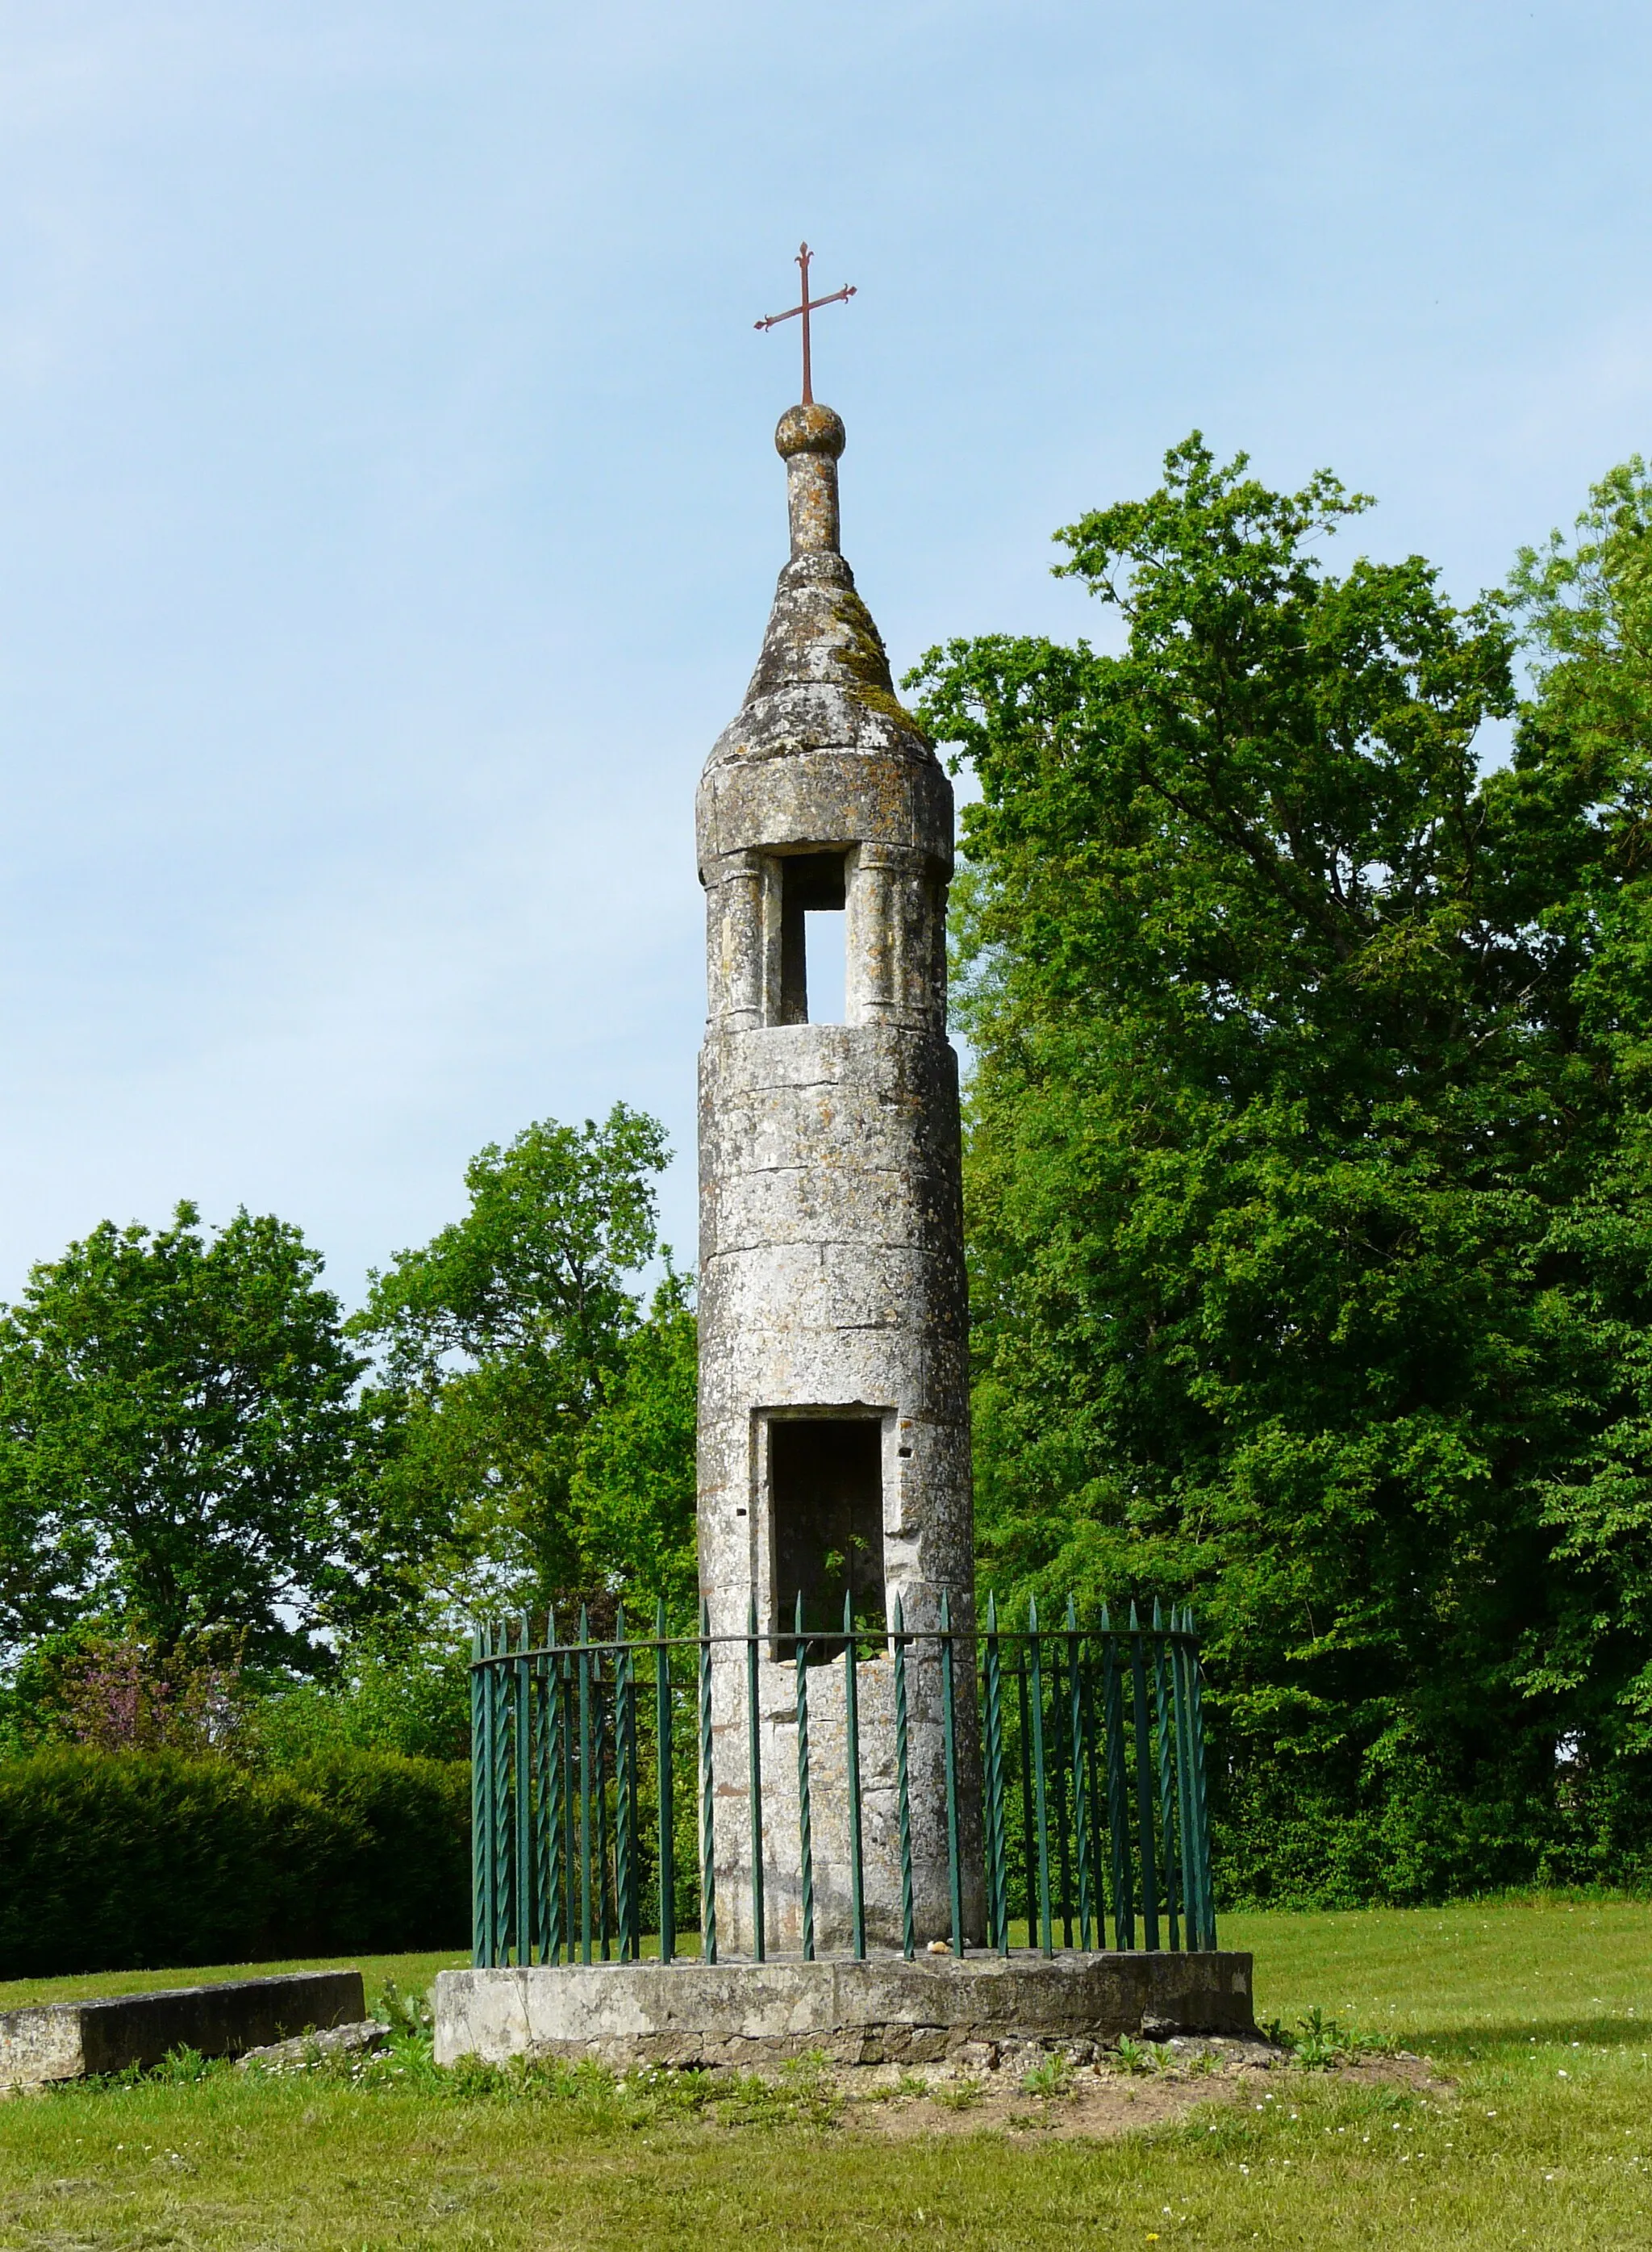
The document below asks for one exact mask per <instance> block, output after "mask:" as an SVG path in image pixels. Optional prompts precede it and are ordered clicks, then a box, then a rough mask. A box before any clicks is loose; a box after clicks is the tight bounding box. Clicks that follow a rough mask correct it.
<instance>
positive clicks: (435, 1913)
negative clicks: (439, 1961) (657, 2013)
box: [0, 1750, 470, 1978]
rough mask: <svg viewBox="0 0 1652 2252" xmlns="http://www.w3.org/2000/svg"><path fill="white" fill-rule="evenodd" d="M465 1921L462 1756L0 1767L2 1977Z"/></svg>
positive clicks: (444, 1935) (265, 1957) (84, 1758)
mask: <svg viewBox="0 0 1652 2252" xmlns="http://www.w3.org/2000/svg"><path fill="white" fill-rule="evenodd" d="M469 1929H470V1770H469V1766H468V1765H467V1764H466V1763H465V1762H462V1761H445V1760H444V1761H438V1760H419V1759H404V1758H402V1757H400V1756H399V1755H397V1754H395V1753H389V1752H367V1751H359V1752H356V1751H340V1752H337V1753H332V1754H330V1755H327V1756H325V1757H318V1758H316V1759H313V1760H309V1761H306V1762H302V1764H301V1765H299V1766H296V1767H292V1768H285V1769H280V1770H279V1771H277V1772H274V1773H272V1774H266V1775H257V1774H248V1773H246V1771H244V1770H243V1769H237V1768H233V1767H231V1766H229V1765H227V1764H226V1763H225V1762H219V1761H212V1760H193V1759H187V1758H184V1756H182V1755H178V1754H176V1753H170V1752H96V1751H82V1750H62V1751H52V1752H42V1753H39V1754H38V1755H35V1756H34V1757H32V1758H30V1759H24V1760H15V1761H8V1762H3V1763H0V1978H17V1977H52V1976H54V1975H57V1974H59V1973H64V1972H69V1971H138V1970H150V1969H158V1968H163V1967H166V1966H169V1965H171V1964H178V1965H184V1964H191V1963H245V1962H259V1961H265V1962H267V1961H270V1960H272V1959H274V1958H279V1957H283V1956H313V1955H332V1954H392V1953H399V1952H401V1951H404V1950H411V1949H415V1948H435V1947H462V1946H464V1945H465V1944H466V1943H467V1941H468V1939H469Z"/></svg>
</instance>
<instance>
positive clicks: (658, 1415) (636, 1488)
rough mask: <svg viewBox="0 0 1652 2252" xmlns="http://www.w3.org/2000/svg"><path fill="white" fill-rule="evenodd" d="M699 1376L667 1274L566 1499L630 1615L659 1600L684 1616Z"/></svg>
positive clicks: (691, 1569)
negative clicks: (621, 1595) (639, 1607)
mask: <svg viewBox="0 0 1652 2252" xmlns="http://www.w3.org/2000/svg"><path fill="white" fill-rule="evenodd" d="M698 1377H699V1364H698V1325H697V1324H696V1322H695V1319H694V1312H693V1309H692V1307H691V1305H690V1303H689V1299H688V1292H687V1288H686V1285H685V1284H684V1281H683V1278H682V1277H681V1276H680V1275H668V1276H667V1277H666V1279H665V1281H664V1282H662V1283H661V1285H660V1287H659V1289H657V1290H656V1292H655V1294H654V1301H653V1303H652V1305H651V1306H650V1308H649V1316H648V1318H647V1320H646V1321H644V1322H642V1323H641V1324H639V1325H638V1326H637V1328H636V1329H635V1330H634V1331H632V1332H631V1334H630V1336H629V1337H628V1338H627V1339H626V1345H625V1359H624V1363H623V1366H621V1370H620V1373H619V1376H618V1379H617V1380H616V1381H615V1382H614V1385H613V1387H612V1388H611V1389H610V1391H609V1393H608V1394H607V1398H606V1399H605V1400H604V1401H603V1402H602V1404H601V1406H600V1408H598V1410H597V1412H596V1414H594V1415H593V1418H592V1421H591V1423H590V1425H589V1427H588V1428H587V1430H586V1432H585V1434H584V1436H583V1438H582V1439H581V1441H580V1454H579V1460H578V1462H577V1463H576V1465H575V1469H574V1475H573V1490H572V1495H571V1500H572V1504H573V1514H574V1517H575V1519H576V1521H577V1523H578V1525H579V1527H580V1544H581V1547H582V1549H583V1551H584V1553H585V1555H586V1556H587V1558H588V1559H589V1560H591V1563H592V1564H593V1566H595V1567H597V1568H598V1569H600V1572H601V1573H602V1574H603V1576H604V1578H605V1579H606V1580H607V1581H608V1582H610V1583H611V1584H612V1585H613V1586H614V1588H615V1589H616V1590H618V1591H622V1592H623V1594H624V1595H625V1599H626V1601H627V1602H629V1603H631V1604H632V1605H633V1607H634V1608H633V1616H635V1615H636V1614H635V1607H636V1606H638V1605H641V1604H644V1603H646V1602H648V1600H649V1598H652V1597H656V1596H661V1595H663V1596H664V1598H665V1600H666V1603H667V1605H668V1607H669V1609H670V1612H671V1614H672V1616H674V1617H675V1618H677V1619H678V1620H679V1621H680V1620H681V1619H682V1618H683V1617H684V1615H685V1614H686V1613H688V1612H689V1611H691V1607H692V1603H693V1598H694V1592H695V1565H696V1556H697V1552H696V1547H695V1537H694V1536H695V1501H696V1494H695V1474H694V1444H695V1434H696V1428H697V1421H696V1419H697V1410H698Z"/></svg>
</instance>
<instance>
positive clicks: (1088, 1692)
mask: <svg viewBox="0 0 1652 2252" xmlns="http://www.w3.org/2000/svg"><path fill="white" fill-rule="evenodd" d="M1086 1641H1087V1644H1088V1648H1089V1656H1088V1657H1087V1658H1086V1660H1085V1665H1084V1685H1083V1697H1082V1712H1083V1720H1084V1782H1085V1790H1086V1794H1087V1796H1088V1798H1089V1802H1090V1838H1089V1845H1090V1880H1091V1884H1092V1886H1093V1890H1094V1895H1095V1943H1096V1945H1097V1946H1098V1947H1105V1946H1106V1945H1107V1874H1106V1872H1107V1854H1106V1852H1105V1851H1104V1850H1103V1838H1102V1825H1103V1823H1104V1822H1105V1821H1106V1820H1107V1795H1106V1793H1105V1791H1104V1790H1103V1789H1102V1787H1101V1773H1100V1767H1099V1765H1098V1761H1099V1759H1100V1753H1099V1750H1098V1743H1099V1739H1100V1729H1099V1728H1098V1727H1097V1726H1096V1718H1095V1691H1096V1659H1095V1637H1093V1635H1092V1636H1089V1637H1086Z"/></svg>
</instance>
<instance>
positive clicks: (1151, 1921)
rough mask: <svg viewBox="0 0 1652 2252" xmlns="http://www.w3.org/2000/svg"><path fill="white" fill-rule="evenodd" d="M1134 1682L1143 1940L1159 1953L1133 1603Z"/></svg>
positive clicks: (1143, 1687) (1149, 1763)
mask: <svg viewBox="0 0 1652 2252" xmlns="http://www.w3.org/2000/svg"><path fill="white" fill-rule="evenodd" d="M1130 1686H1131V1692H1132V1694H1131V1710H1132V1714H1133V1727H1134V1733H1135V1826H1136V1839H1137V1851H1138V1852H1139V1853H1140V1855H1141V1859H1142V1945H1143V1947H1145V1948H1147V1949H1148V1950H1149V1952H1154V1953H1156V1951H1157V1950H1158V1944H1159V1887H1158V1879H1157V1875H1156V1860H1157V1855H1156V1853H1155V1852H1154V1846H1153V1818H1154V1815H1155V1812H1156V1807H1155V1804H1154V1792H1153V1739H1152V1734H1151V1729H1150V1723H1149V1718H1148V1692H1147V1663H1146V1657H1145V1653H1144V1651H1143V1649H1142V1629H1141V1625H1140V1623H1139V1622H1138V1620H1137V1618H1136V1615H1135V1604H1134V1603H1132V1604H1131V1606H1130Z"/></svg>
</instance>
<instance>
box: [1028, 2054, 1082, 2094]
mask: <svg viewBox="0 0 1652 2252" xmlns="http://www.w3.org/2000/svg"><path fill="white" fill-rule="evenodd" d="M1021 2089H1022V2093H1023V2094H1024V2095H1026V2096H1046V2097H1047V2096H1065V2095H1066V2094H1067V2093H1068V2092H1069V2090H1070V2089H1072V2063H1071V2061H1069V2060H1068V2059H1067V2058H1066V2057H1065V2056H1047V2057H1045V2060H1044V2062H1043V2063H1042V2064H1035V2065H1032V2066H1031V2067H1030V2068H1028V2069H1027V2070H1026V2071H1025V2072H1024V2073H1023V2074H1022V2075H1021Z"/></svg>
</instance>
